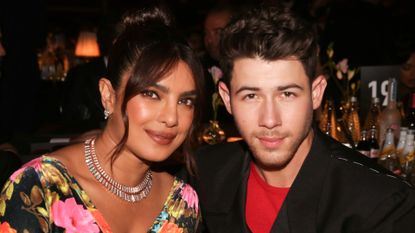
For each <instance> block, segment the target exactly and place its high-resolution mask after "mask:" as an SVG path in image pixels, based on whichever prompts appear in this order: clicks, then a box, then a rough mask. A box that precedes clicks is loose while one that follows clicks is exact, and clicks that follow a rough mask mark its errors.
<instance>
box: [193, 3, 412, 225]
mask: <svg viewBox="0 0 415 233" xmlns="http://www.w3.org/2000/svg"><path fill="white" fill-rule="evenodd" d="M220 45H221V64H222V68H223V69H224V73H225V75H224V78H223V79H222V80H221V81H220V83H219V92H220V95H221V97H222V99H223V101H224V103H225V106H226V108H227V110H228V112H229V113H231V114H232V115H233V117H234V119H235V122H236V125H237V127H238V129H239V131H240V133H241V136H242V137H243V139H244V141H239V142H233V143H224V144H218V145H214V146H206V147H202V148H201V149H199V150H198V151H197V155H196V162H197V165H198V176H197V177H195V178H192V179H191V183H192V185H193V187H195V188H196V190H197V192H198V194H199V198H200V203H201V210H202V215H203V218H204V227H205V229H204V230H205V231H206V232H211V233H221V232H226V233H230V232H238V233H241V232H242V233H243V232H254V233H256V232H298V233H304V232H318V233H325V232H327V233H329V232H330V233H332V232H414V231H415V221H414V219H415V190H414V189H413V188H412V187H411V185H410V184H408V183H405V182H404V181H402V180H400V179H399V178H397V177H395V176H393V175H391V174H390V173H389V172H388V171H386V170H385V169H382V168H381V167H380V166H378V165H377V164H375V163H373V162H371V160H370V159H368V158H366V157H364V156H361V155H360V154H359V153H357V152H355V151H353V150H351V149H349V148H347V147H344V146H343V145H341V144H340V143H338V142H337V141H334V140H333V139H331V138H329V137H327V136H325V135H323V134H322V133H321V132H319V131H318V130H317V128H316V127H312V117H313V110H314V109H317V108H318V107H319V106H320V103H321V100H322V96H323V93H324V90H325V87H326V80H325V79H324V77H323V76H317V75H316V67H317V62H318V45H317V39H316V35H315V32H314V30H313V27H312V25H310V24H308V23H307V22H306V21H303V20H302V19H300V18H298V17H297V16H295V15H294V14H293V13H292V12H290V11H288V10H287V9H283V8H274V7H267V8H265V7H263V8H261V7H260V8H256V9H252V10H250V11H249V12H247V13H245V14H244V15H243V16H241V17H239V18H238V19H235V20H233V21H232V22H230V23H229V24H228V25H227V26H226V28H225V29H224V30H223V34H222V35H221V43H220Z"/></svg>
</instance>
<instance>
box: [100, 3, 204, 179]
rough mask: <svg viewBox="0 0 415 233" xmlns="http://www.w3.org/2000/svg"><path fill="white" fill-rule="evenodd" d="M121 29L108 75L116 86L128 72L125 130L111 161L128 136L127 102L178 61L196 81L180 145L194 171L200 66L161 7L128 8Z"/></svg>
mask: <svg viewBox="0 0 415 233" xmlns="http://www.w3.org/2000/svg"><path fill="white" fill-rule="evenodd" d="M121 26H122V28H123V29H122V32H121V34H120V35H119V36H118V38H117V39H116V41H115V43H114V45H113V48H112V50H111V51H110V54H109V58H108V76H109V77H108V79H109V80H110V81H111V84H112V85H113V87H114V89H116V90H118V89H119V87H120V83H121V79H122V77H123V76H125V75H128V77H127V79H128V80H127V84H126V85H125V90H124V99H123V100H122V101H123V102H122V105H121V111H122V116H123V122H124V127H125V132H124V135H123V137H122V138H121V140H120V142H119V143H118V144H117V145H116V146H115V148H114V151H113V154H112V156H111V161H112V162H113V161H114V160H115V159H116V158H117V157H118V156H119V153H120V152H121V151H122V149H123V147H124V145H125V143H126V141H127V139H128V133H129V132H128V115H127V112H126V106H127V102H128V101H129V100H130V99H131V98H133V97H134V96H136V95H137V94H139V93H141V92H142V91H143V90H144V89H145V88H147V87H148V86H151V85H153V84H155V83H156V82H157V81H159V80H160V79H162V78H163V77H165V76H166V75H167V74H168V72H169V71H171V70H172V68H174V67H175V66H176V65H177V64H178V63H179V62H180V61H183V62H184V63H186V64H187V65H188V66H189V68H190V70H191V72H192V75H193V79H194V82H195V85H196V96H197V98H196V102H195V114H194V119H193V122H192V126H191V129H190V131H189V134H188V135H187V138H186V139H185V141H184V143H183V145H182V146H181V147H180V148H179V150H181V152H182V153H183V155H184V160H185V163H186V168H187V169H188V170H189V172H190V173H191V174H193V173H194V165H193V164H194V161H193V157H192V154H191V149H192V148H191V145H192V140H193V138H195V137H194V134H195V129H196V128H197V127H198V124H199V119H200V117H201V108H200V106H202V101H203V89H204V83H203V70H202V67H201V64H200V62H199V60H198V58H197V56H196V55H195V54H194V52H193V51H192V49H191V48H190V46H189V45H188V44H187V43H186V41H185V39H184V38H182V37H181V36H179V35H178V34H176V31H177V30H175V29H174V28H173V26H172V18H171V17H170V16H169V15H168V14H167V12H166V11H165V10H164V9H162V8H160V7H148V8H143V9H140V10H134V11H131V12H128V13H127V14H126V15H125V16H124V17H123V20H122V23H121Z"/></svg>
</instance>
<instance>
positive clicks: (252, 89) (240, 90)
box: [235, 86, 259, 94]
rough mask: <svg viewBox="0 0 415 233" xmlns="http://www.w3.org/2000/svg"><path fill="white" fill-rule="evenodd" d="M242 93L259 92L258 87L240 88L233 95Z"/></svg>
mask: <svg viewBox="0 0 415 233" xmlns="http://www.w3.org/2000/svg"><path fill="white" fill-rule="evenodd" d="M242 91H259V88H258V87H248V86H242V87H240V88H239V89H238V90H237V91H236V92H235V94H239V93H240V92H242Z"/></svg>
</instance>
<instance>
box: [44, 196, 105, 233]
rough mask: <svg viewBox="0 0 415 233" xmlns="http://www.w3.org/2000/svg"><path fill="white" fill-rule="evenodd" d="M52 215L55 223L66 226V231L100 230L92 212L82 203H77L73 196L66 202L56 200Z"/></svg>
mask: <svg viewBox="0 0 415 233" xmlns="http://www.w3.org/2000/svg"><path fill="white" fill-rule="evenodd" d="M52 217H53V221H54V222H55V225H56V226H59V227H62V228H64V229H65V232H66V233H76V232H85V233H90V232H91V233H94V232H99V228H98V226H97V224H95V220H94V217H93V216H92V214H91V213H90V212H89V211H88V210H86V209H84V207H83V206H82V205H77V204H76V201H75V198H73V197H72V198H68V199H66V200H65V202H63V201H61V200H58V201H57V202H54V203H53V205H52Z"/></svg>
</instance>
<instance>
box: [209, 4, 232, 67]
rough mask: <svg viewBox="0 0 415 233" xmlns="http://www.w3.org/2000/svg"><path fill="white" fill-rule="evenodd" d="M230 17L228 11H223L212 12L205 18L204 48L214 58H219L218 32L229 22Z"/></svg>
mask: <svg viewBox="0 0 415 233" xmlns="http://www.w3.org/2000/svg"><path fill="white" fill-rule="evenodd" d="M230 18H231V15H230V13H228V12H226V11H223V12H212V13H210V14H209V15H208V16H207V17H206V19H205V25H204V30H205V36H204V43H205V48H206V50H207V52H208V53H209V55H210V56H211V57H212V58H213V59H215V60H219V38H220V32H221V30H222V29H223V28H224V27H225V26H226V24H227V23H228V22H229V20H230Z"/></svg>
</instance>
